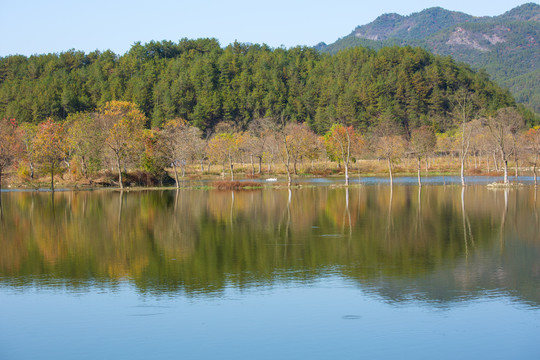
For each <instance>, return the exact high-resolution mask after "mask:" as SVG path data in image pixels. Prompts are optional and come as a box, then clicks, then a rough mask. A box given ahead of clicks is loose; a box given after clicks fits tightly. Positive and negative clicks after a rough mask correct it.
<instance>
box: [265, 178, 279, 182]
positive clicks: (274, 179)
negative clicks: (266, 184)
mask: <svg viewBox="0 0 540 360" xmlns="http://www.w3.org/2000/svg"><path fill="white" fill-rule="evenodd" d="M266 181H270V182H273V181H277V179H276V178H268V179H266Z"/></svg>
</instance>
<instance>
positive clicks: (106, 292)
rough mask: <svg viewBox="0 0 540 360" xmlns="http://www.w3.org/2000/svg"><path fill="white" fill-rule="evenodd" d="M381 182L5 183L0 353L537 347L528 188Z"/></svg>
mask: <svg viewBox="0 0 540 360" xmlns="http://www.w3.org/2000/svg"><path fill="white" fill-rule="evenodd" d="M441 178H442V177H433V180H434V181H435V180H436V179H441ZM372 179H373V180H375V178H363V180H372ZM427 179H428V178H426V179H425V180H424V181H425V182H426V183H427V181H426V180H427ZM445 179H448V178H445ZM456 179H457V180H454V181H457V182H456V184H459V178H456ZM478 179H479V181H480V180H482V181H485V182H486V183H489V182H493V178H484V177H482V178H478ZM341 181H342V180H341V179H331V180H329V179H306V182H311V183H313V184H320V185H327V184H328V185H331V184H337V183H340V182H341ZM395 181H396V183H398V182H399V181H402V182H401V184H402V185H407V184H409V183H412V184H413V185H415V184H416V178H415V177H410V178H396V179H395ZM437 181H440V180H437ZM378 183H380V181H379V182H378ZM369 184H371V183H369ZM389 190H390V188H389V187H388V186H381V187H380V188H379V187H375V186H365V187H364V186H356V187H355V188H351V189H349V190H346V189H344V188H341V187H337V188H335V189H334V188H332V187H330V186H314V187H307V186H306V187H304V188H302V189H294V190H292V191H291V192H288V191H287V190H286V189H281V190H259V191H247V192H242V191H239V192H230V191H224V192H220V191H200V190H195V191H192V190H185V191H179V192H176V191H157V192H132V193H125V194H120V193H117V192H80V193H59V194H56V195H55V203H54V206H51V203H50V201H51V196H50V194H39V193H36V194H33V193H32V194H29V193H13V194H3V196H2V198H3V199H4V200H5V201H4V209H5V215H4V217H3V218H2V233H0V246H1V247H2V250H3V252H2V253H0V304H1V305H2V306H3V311H0V359H2V360H3V359H7V360H11V359H17V360H19V359H22V360H25V359H36V358H40V357H41V358H45V359H96V358H113V359H120V358H131V359H148V358H176V357H179V358H182V359H213V358H220V359H235V360H237V359H248V358H249V359H253V358H256V359H276V358H279V359H304V358H314V359H333V358H336V359H342V358H358V357H362V358H364V357H365V358H388V359H396V358H399V359H402V358H405V359H407V358H414V359H418V358H436V359H456V358H478V359H481V358H490V359H509V358H519V359H537V358H540V348H539V347H538V345H537V344H538V338H540V328H539V324H540V290H539V288H538V280H539V276H540V273H539V272H538V269H540V267H539V266H540V238H539V236H538V233H539V232H538V229H539V227H538V219H537V215H538V213H537V212H536V209H537V206H536V201H537V200H536V198H535V195H536V192H534V189H532V188H531V187H527V188H523V189H519V190H517V191H516V190H515V189H514V190H511V191H496V192H493V191H488V190H487V188H486V187H485V186H476V187H475V186H470V187H467V188H466V189H464V190H462V189H461V187H460V186H459V187H458V186H450V187H442V186H429V187H426V188H423V187H422V189H421V191H420V192H419V191H418V188H417V187H415V186H395V187H394V189H393V191H389ZM231 193H232V194H234V196H231ZM111 199H112V200H111ZM462 201H463V202H462ZM419 204H421V206H419ZM463 209H465V212H463ZM535 216H536V217H535ZM464 224H465V225H464ZM464 226H465V228H464ZM468 227H470V228H468ZM464 230H466V236H465V237H464V236H463V233H464ZM8 245H9V246H8ZM9 254H11V255H9ZM8 255H9V256H8Z"/></svg>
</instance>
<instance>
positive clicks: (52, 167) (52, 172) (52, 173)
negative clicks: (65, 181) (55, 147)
mask: <svg viewBox="0 0 540 360" xmlns="http://www.w3.org/2000/svg"><path fill="white" fill-rule="evenodd" d="M51 191H52V192H54V161H53V162H52V163H51Z"/></svg>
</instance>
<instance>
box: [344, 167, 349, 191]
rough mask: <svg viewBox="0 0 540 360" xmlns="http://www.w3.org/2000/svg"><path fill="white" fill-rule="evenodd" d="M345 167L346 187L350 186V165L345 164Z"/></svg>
mask: <svg viewBox="0 0 540 360" xmlns="http://www.w3.org/2000/svg"><path fill="white" fill-rule="evenodd" d="M343 165H344V166H345V186H349V164H348V163H347V162H345V163H344V164H343Z"/></svg>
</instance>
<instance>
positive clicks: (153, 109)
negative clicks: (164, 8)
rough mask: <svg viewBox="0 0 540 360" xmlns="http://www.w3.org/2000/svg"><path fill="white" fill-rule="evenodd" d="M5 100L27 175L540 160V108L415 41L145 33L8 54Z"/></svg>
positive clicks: (119, 175)
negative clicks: (138, 38)
mask: <svg viewBox="0 0 540 360" xmlns="http://www.w3.org/2000/svg"><path fill="white" fill-rule="evenodd" d="M0 116H2V117H3V119H4V120H2V125H1V126H0V137H1V139H0V140H1V141H0V143H1V145H0V153H1V154H0V157H1V159H0V176H1V175H2V174H3V173H6V172H7V173H8V174H9V179H8V184H11V185H12V186H17V185H19V186H20V185H24V184H31V186H36V184H37V186H40V185H39V184H41V182H42V180H41V179H42V178H44V177H45V175H46V174H47V175H48V177H49V179H50V184H51V187H54V185H55V182H57V181H63V182H64V183H67V184H86V185H87V186H104V185H108V186H118V187H120V188H123V187H124V186H126V185H131V184H136V185H152V186H155V185H162V184H171V185H172V184H174V185H175V186H176V187H178V186H179V184H180V181H181V179H182V178H185V177H186V176H187V177H190V176H191V177H193V176H196V177H205V176H211V175H210V174H216V173H219V174H220V175H221V176H222V177H225V173H227V177H230V179H231V181H234V180H236V179H235V174H239V175H241V176H243V177H257V176H263V175H262V174H268V175H272V176H274V175H279V174H283V175H286V176H287V183H288V185H290V184H291V183H292V179H293V177H294V176H299V175H300V174H301V173H304V174H310V175H320V174H324V175H326V174H330V173H333V172H338V173H341V172H343V175H344V176H345V182H346V183H348V179H349V177H350V170H352V168H355V169H357V170H358V171H362V170H361V168H362V166H364V167H367V168H370V169H373V171H374V172H379V173H380V172H381V171H384V172H387V173H388V174H389V175H390V179H391V180H392V177H393V174H394V173H395V172H396V171H397V172H399V171H405V172H409V171H411V172H412V171H415V172H416V173H417V174H418V181H419V184H421V168H422V163H425V164H424V165H425V168H426V169H427V170H432V171H433V169H434V168H433V164H434V163H435V162H436V161H439V160H440V161H441V162H446V163H447V164H448V166H447V167H445V168H444V169H442V171H452V172H453V171H456V168H455V166H454V162H453V160H452V159H453V158H454V157H455V158H458V159H459V167H460V168H461V173H462V176H464V174H465V167H466V166H468V167H469V170H468V171H469V172H470V171H472V168H471V166H470V164H469V163H470V162H471V159H474V162H475V164H476V166H475V169H478V167H479V165H478V164H479V162H480V161H483V162H484V164H485V165H484V167H485V172H487V173H489V172H491V171H498V170H499V169H501V170H503V172H504V174H507V173H508V162H509V161H511V162H512V163H513V165H514V167H515V169H516V171H518V170H517V169H519V168H523V167H527V168H529V167H530V168H531V169H532V170H533V172H534V173H535V172H536V161H537V160H536V159H537V154H538V145H537V142H538V130H537V129H536V128H534V127H533V126H534V125H536V122H537V119H536V118H535V116H534V114H531V113H529V112H526V111H524V110H523V109H520V108H519V107H516V104H515V101H514V99H513V98H512V97H511V95H510V94H509V93H508V92H507V91H505V90H503V89H501V88H500V87H498V86H496V85H495V84H493V83H492V82H491V81H489V79H488V78H487V76H486V75H485V73H482V72H474V71H472V70H471V69H470V68H468V67H467V66H466V65H463V64H459V63H455V62H454V61H453V60H452V59H451V58H449V57H438V56H434V55H431V54H429V53H428V52H426V51H424V50H422V49H419V48H410V47H405V48H398V47H393V48H384V49H381V50H379V51H373V50H368V49H364V48H354V49H349V50H345V51H342V52H340V53H338V54H336V55H333V56H331V55H326V54H320V53H318V52H316V51H315V50H313V49H309V48H301V47H297V48H292V49H283V48H277V49H271V48H268V47H266V46H264V45H263V46H260V45H245V44H239V43H235V44H232V45H229V46H228V47H226V48H224V49H223V48H221V47H220V46H219V44H218V43H217V41H215V40H212V39H203V40H182V41H180V42H179V43H177V44H175V43H171V42H159V43H155V42H152V43H149V44H145V45H141V44H135V45H134V46H133V47H132V48H131V50H130V51H129V52H128V53H126V54H125V55H123V56H117V55H115V54H113V53H111V52H104V53H100V52H93V53H90V54H88V55H86V54H84V53H82V52H77V51H69V52H65V53H61V54H49V55H39V56H32V57H29V58H27V57H23V56H9V57H6V58H1V59H0ZM525 131H527V135H525ZM409 162H411V163H414V167H413V168H412V169H411V167H410V166H409V165H408V164H409ZM381 163H384V164H385V167H386V170H382V169H381V168H380V164H381ZM316 164H317V166H316ZM366 164H368V165H366ZM373 164H375V165H373ZM405 164H407V165H405ZM263 165H264V166H263ZM351 167H352V168H351ZM217 169H219V170H217ZM427 170H426V171H427ZM369 171H372V170H369ZM474 171H479V170H474ZM61 179H62V180H61ZM504 179H505V182H507V181H508V180H507V179H508V176H507V175H505V177H504Z"/></svg>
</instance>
